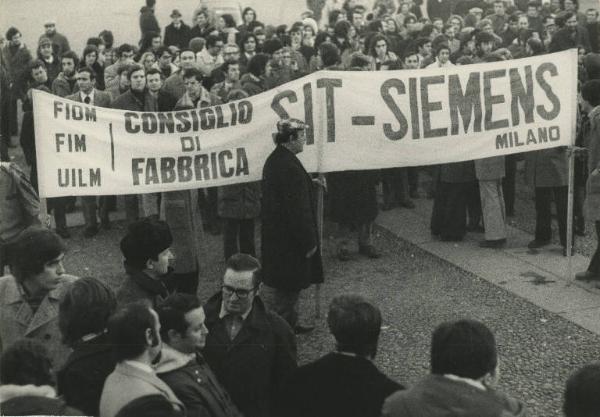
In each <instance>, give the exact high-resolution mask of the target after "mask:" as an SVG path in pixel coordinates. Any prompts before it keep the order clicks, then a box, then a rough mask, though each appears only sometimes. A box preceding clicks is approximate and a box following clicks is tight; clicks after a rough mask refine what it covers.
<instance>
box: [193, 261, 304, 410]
mask: <svg viewBox="0 0 600 417" xmlns="http://www.w3.org/2000/svg"><path fill="white" fill-rule="evenodd" d="M225 268H226V269H225V274H224V276H223V283H222V286H221V291H220V292H218V293H217V294H215V295H214V296H212V297H211V298H210V299H209V300H208V302H207V303H206V305H205V306H204V311H205V313H206V327H207V328H208V331H209V333H208V336H207V338H206V346H205V347H204V351H203V354H204V357H205V358H206V361H207V362H208V364H209V365H210V368H211V369H212V370H213V371H214V372H215V374H216V375H217V378H218V379H219V381H220V382H221V383H222V384H223V386H224V387H225V389H226V390H227V391H228V392H229V394H230V395H231V398H232V399H233V402H234V403H235V404H236V405H237V406H238V407H239V409H240V411H241V412H242V414H243V415H244V416H245V417H278V416H279V414H278V413H277V412H276V402H277V399H278V393H279V389H280V388H281V384H282V383H283V382H284V381H285V380H286V379H287V377H288V376H289V375H290V373H291V372H292V371H293V370H294V369H295V368H296V340H295V338H294V334H293V333H292V330H291V328H290V327H289V326H288V324H287V323H286V322H285V321H284V320H283V319H282V318H281V317H280V316H278V315H277V314H275V313H273V312H272V311H270V310H268V309H266V308H265V305H264V304H263V302H262V300H261V299H260V297H258V296H257V293H258V289H259V285H260V281H261V275H262V273H261V267H260V263H259V262H258V260H256V259H255V258H253V257H252V256H250V255H246V254H237V255H234V256H232V257H231V258H229V259H228V260H227V262H226V267H225Z"/></svg>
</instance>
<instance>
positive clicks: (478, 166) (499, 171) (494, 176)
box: [474, 156, 506, 181]
mask: <svg viewBox="0 0 600 417" xmlns="http://www.w3.org/2000/svg"><path fill="white" fill-rule="evenodd" d="M474 163H475V176H476V177H477V179H478V180H480V181H491V180H500V179H502V178H504V176H505V175H506V173H505V164H504V156H493V157H491V158H483V159H476V160H475V161H474Z"/></svg>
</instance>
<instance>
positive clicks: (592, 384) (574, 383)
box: [563, 363, 600, 417]
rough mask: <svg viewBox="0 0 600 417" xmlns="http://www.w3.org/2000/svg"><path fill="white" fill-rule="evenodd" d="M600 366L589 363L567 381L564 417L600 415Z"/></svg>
mask: <svg viewBox="0 0 600 417" xmlns="http://www.w3.org/2000/svg"><path fill="white" fill-rule="evenodd" d="M599 388H600V364H598V363H591V364H589V365H585V366H583V367H582V368H580V369H578V370H577V371H575V372H574V373H573V374H572V375H571V376H570V377H569V380H568V381H567V386H566V389H565V395H564V402H563V411H564V413H565V417H593V416H597V415H599V414H600V390H599Z"/></svg>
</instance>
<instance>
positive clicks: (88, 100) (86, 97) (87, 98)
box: [83, 96, 91, 104]
mask: <svg viewBox="0 0 600 417" xmlns="http://www.w3.org/2000/svg"><path fill="white" fill-rule="evenodd" d="M83 101H84V103H85V104H90V101H91V100H90V96H85V98H84V99H83Z"/></svg>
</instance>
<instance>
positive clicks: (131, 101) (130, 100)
mask: <svg viewBox="0 0 600 417" xmlns="http://www.w3.org/2000/svg"><path fill="white" fill-rule="evenodd" d="M151 101H152V102H153V100H152V98H151V97H149V94H148V93H144V102H142V101H140V99H139V98H138V97H136V96H135V95H134V94H133V93H132V92H131V90H127V91H125V92H124V93H123V94H121V95H120V96H119V97H117V98H116V99H114V100H113V102H112V103H111V105H110V106H111V107H112V108H113V109H119V110H130V111H149V108H148V107H149V106H150V105H151V104H150V102H151Z"/></svg>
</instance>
